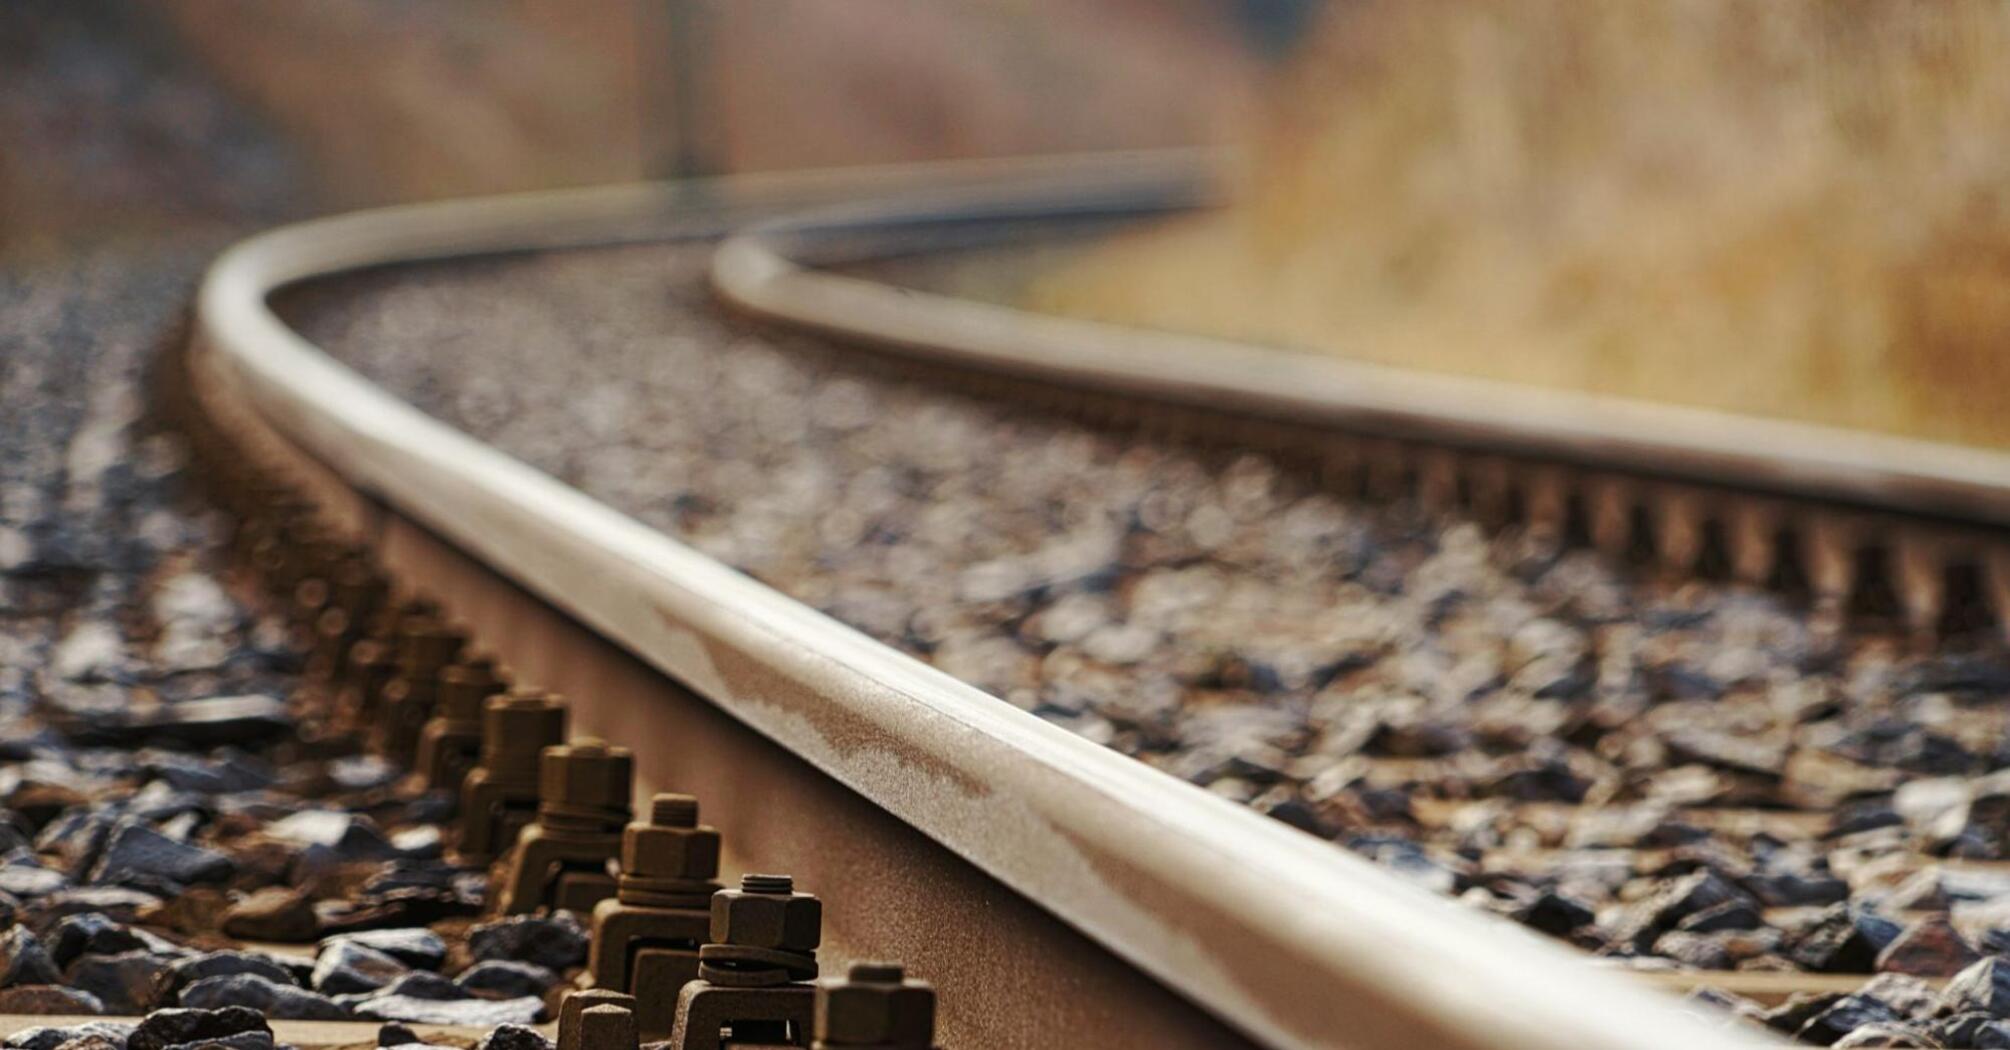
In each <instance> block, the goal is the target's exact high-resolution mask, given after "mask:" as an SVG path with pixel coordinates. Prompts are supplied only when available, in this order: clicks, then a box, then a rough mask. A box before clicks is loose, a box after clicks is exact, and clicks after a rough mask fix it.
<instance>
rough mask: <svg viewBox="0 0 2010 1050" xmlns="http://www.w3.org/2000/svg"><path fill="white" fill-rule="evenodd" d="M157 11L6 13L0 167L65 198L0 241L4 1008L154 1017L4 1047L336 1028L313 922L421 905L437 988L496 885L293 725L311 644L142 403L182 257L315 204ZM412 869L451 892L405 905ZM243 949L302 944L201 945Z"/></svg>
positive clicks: (107, 1046) (351, 761)
mask: <svg viewBox="0 0 2010 1050" xmlns="http://www.w3.org/2000/svg"><path fill="white" fill-rule="evenodd" d="M149 18H150V16H148V15H146V14H143V13H138V12H136V11H129V10H126V9H124V8H120V7H118V5H104V4H68V3H60V4H28V5H21V6H19V7H18V9H10V10H9V12H8V15H7V17H6V18H4V19H0V54H4V55H5V56H6V59H5V65H6V69H7V75H6V77H5V78H0V128H4V129H7V130H8V131H10V132H13V133H16V135H17V137H19V138H21V140H22V141H33V142H34V143H35V144H36V149H35V150H32V151H28V153H27V154H24V155H23V157H22V158H20V159H21V160H22V163H23V164H25V165H27V166H26V167H23V166H21V165H16V164H12V163H10V164H5V165H0V167H5V168H7V169H8V170H7V172H6V173H5V174H12V175H21V174H23V173H30V172H31V169H32V172H60V173H61V174H62V176H63V178H64V180H66V181H65V182H64V183H63V186H64V187H66V190H67V192H69V193H71V194H72V195H73V196H74V200H66V201H65V203H66V204H69V205H74V208H71V209H69V210H67V211H65V213H64V215H62V216H48V215H29V214H26V213H23V214H9V215H8V216H6V217H5V223H6V225H7V230H6V236H4V237H0V317H5V318H6V323H5V324H4V325H0V362H4V364H0V419H4V420H5V421H6V425H4V426H0V1013H47V1014H79V1013H82V1014H93V1013H114V1014H123V1015H134V1014H141V1013H145V1012H146V1011H149V1010H153V1011H154V1012H153V1013H152V1015H151V1016H150V1017H148V1019H147V1021H146V1023H145V1024H144V1025H142V1026H141V1027H140V1028H139V1030H137V1031H134V1030H132V1029H131V1028H130V1026H121V1025H114V1024H90V1025H82V1026H74V1027H68V1028H49V1027H44V1028H41V1029H34V1030H29V1031H24V1032H21V1033H17V1034H16V1035H15V1036H13V1037H11V1038H9V1039H8V1040H6V1046H7V1047H9V1048H12V1050H56V1048H57V1047H59V1046H67V1047H68V1048H69V1050H125V1048H127V1047H128V1036H129V1035H130V1036H131V1043H130V1047H131V1050H165V1048H167V1047H171V1046H184V1045H187V1044H190V1043H192V1042H201V1043H205V1044H206V1045H209V1046H240V1047H244V1048H246V1050H263V1048H268V1047H272V1046H273V1042H272V1039H271V1035H270V1032H269V1030H268V1029H267V1026H266V1025H265V1022H264V1020H263V1019H262V1018H261V1017H260V1014H262V1013H263V1014H270V1015H271V1016H275V1017H350V1016H355V1014H356V1011H355V1010H353V1009H352V1008H351V1006H350V1005H349V1004H343V1003H337V1002H335V1001H334V1000H333V999H332V998H330V997H326V996H322V995H320V994H318V993H316V992H314V991H312V990H311V989H309V988H308V987H307V982H308V978H309V976H310V973H311V971H312V970H313V962H312V959H311V953H312V952H314V951H315V947H314V946H315V943H316V941H317V939H319V938H324V937H328V936H330V935H333V934H338V933H341V932H342V931H343V930H345V929H348V928H353V927H355V926H356V925H357V924H358V923H359V922H360V923H362V924H364V925H368V924H369V919H370V917H371V916H375V917H378V918H383V917H387V916H388V917H392V918H395V917H398V916H400V915H410V914H412V913H415V912H421V911H424V910H425V908H431V910H432V914H430V915H429V916H428V917H427V918H426V920H425V921H426V922H433V921H436V920H443V921H442V926H441V929H439V930H423V929H422V930H413V929H410V928H409V927H410V925H411V924H410V923H398V924H396V925H399V926H401V927H405V928H402V929H398V930H394V931H384V933H383V934H382V936H386V937H387V938H388V940H389V943H391V944H393V945H396V946H398V947H396V948H394V949H387V950H391V951H392V952H393V954H398V953H400V952H403V953H405V954H401V955H399V957H400V958H408V957H409V958H416V959H422V960H424V961H425V963H426V965H429V966H431V967H433V968H437V969H443V970H445V971H447V972H448V973H449V974H458V973H459V972H460V971H461V970H463V969H465V968H466V967H467V966H468V964H469V960H468V959H467V958H466V953H465V946H464V945H463V944H462V938H461V936H460V932H459V931H460V928H461V927H463V926H465V925H466V923H467V915H468V914H470V913H472V912H473V911H474V910H476V909H478V908H479V906H480V901H481V898H482V893H483V889H484V886H485V881H486V879H485V874H484V873H483V872H481V871H478V870H463V869H460V868H456V867H453V866H451V865H448V864H446V863H445V862H444V861H442V860H441V859H440V857H441V854H442V846H443V840H442V837H441V836H440V834H439V830H438V828H437V827H436V826H435V825H434V822H435V821H436V819H437V818H438V815H439V814H440V813H441V811H442V807H441V804H440V800H439V799H435V798H429V797H425V796H416V795H414V794H413V793H412V792H410V791H405V790H402V789H400V788H399V787H398V786H397V785H396V784H395V783H393V782H392V781H394V780H395V778H396V777H397V775H398V773H399V771H398V770H396V769H395V768H391V767H389V766H387V765H386V764H385V763H383V762H381V761H379V760H376V759H374V758H370V757H368V756H364V755H361V754H358V753H356V752H355V751H354V749H353V748H350V749H345V747H344V746H342V745H341V744H340V742H339V741H338V742H332V743H331V742H328V741H315V742H310V741H306V740H303V739H302V738H301V735H300V733H299V729H300V726H299V723H298V719H297V718H296V713H295V712H294V711H293V710H291V709H290V707H289V698H290V697H291V696H292V695H293V693H294V691H295V687H296V686H297V684H298V678H297V670H298V667H299V664H300V660H301V654H300V653H299V651H298V650H297V648H296V647H295V646H294V645H293V644H292V641H291V639H290V638H289V637H288V634H287V631H286V630H285V628H284V625H283V623H282V622H281V621H280V620H278V619H277V618H275V617H273V616H271V615H268V614H267V613H266V612H265V611H264V610H262V609H258V608H254V607H252V606H251V605H250V604H248V603H247V602H246V601H245V600H244V595H245V594H246V593H247V590H246V588H244V587H241V586H239V582H240V581H239V579H238V576H237V574H236V573H235V572H234V571H233V569H232V567H231V564H230V559H229V557H228V551H227V549H226V546H225V544H226V541H227V538H228V525H229V523H228V522H227V521H225V520H224V519H223V518H222V517H221V516H220V515H219V514H218V513H217V512H215V511H214V510H212V509H211V508H209V507H206V506H204V505H202V504H200V503H197V502H194V501H193V500H192V499H191V498H190V497H189V495H188V492H189V489H190V486H189V485H188V481H189V479H188V477H187V476H186V474H187V459H188V456H187V450H186V448H185V446H184V444H183V443H182V441H181V440H180V439H179V437H178V436H177V435H175V434H173V433H171V432H167V431H165V430H163V429H161V427H159V426H158V425H157V424H156V423H155V422H154V421H153V419H151V418H150V417H149V415H148V409H149V401H150V399H151V398H152V397H153V396H154V383H155V379H156V378H157V377H156V374H155V369H157V368H160V367H164V366H165V365H167V364H168V363H169V362H168V361H166V360H164V359H163V358H162V357H161V356H160V350H161V348H162V347H163V346H165V345H168V344H169V343H170V342H172V341H173V340H174V339H175V338H176V331H177V328H178V327H179V323H180V319H181V317H182V316H183V314H184V312H185V311H186V308H187V306H188V304H189V302H190V301H191V299H192V296H193V293H194V288H195V282H196V280H197V279H198V277H199V276H200V273H201V270H202V268H203V267H204V266H205V265H206V264H207V263H208V262H209V261H210V260H211V259H212V258H213V257H214V256H215V254H216V253H217V252H218V251H219V250H221V249H222V248H223V247H224V246H226V245H227V244H228V243H229V242H230V241H231V240H233V239H235V238H236V237H239V236H243V235H245V234H249V233H251V232H254V231H255V230H256V229H259V228H261V227H263V226H267V225H270V224H271V223H273V222H275V221H277V220H279V219H280V218H283V217H286V216H288V215H299V214H303V212H304V205H305V204H306V197H305V194H304V193H303V192H302V191H301V189H300V186H301V183H302V180H301V179H300V178H298V176H299V175H300V174H301V171H299V170H296V169H294V168H292V167H291V166H290V165H291V163H292V158H291V157H290V156H289V155H288V154H287V152H286V149H285V147H284V146H283V145H281V144H280V141H279V137H278V136H275V135H274V134H272V133H271V130H270V129H268V128H265V127H264V126H262V125H261V124H260V123H259V118H258V117H257V116H255V115H254V114H251V113H248V112H246V111H243V110H241V109H239V108H237V107H236V106H235V105H234V104H233V103H232V102H231V101H230V99H229V97H228V94H227V93H226V92H222V91H220V90H218V89H217V88H216V86H215V85H213V84H211V83H209V82H207V81H206V80H204V79H203V78H202V77H201V76H200V75H197V74H194V73H192V72H191V70H190V69H189V67H188V65H187V63H186V62H184V61H182V58H181V56H179V55H178V54H177V52H176V51H175V48H174V47H173V46H172V44H171V42H166V41H163V40H162V39H161V38H159V37H158V36H157V35H155V34H152V33H151V31H150V23H149V21H148V19H149ZM0 181H4V179H0ZM39 188H40V187H38V189H39ZM57 192H58V191H55V190H49V191H48V192H45V193H43V197H49V196H51V195H52V194H55V193H57ZM16 210H17V211H18V210H19V209H16ZM71 212H74V214H71ZM73 220H74V222H73ZM86 220H88V221H86ZM45 221H46V222H52V223H59V224H60V223H63V222H72V225H68V226H62V225H58V226H55V227H49V226H45V225H42V224H43V223H44V222H45ZM51 229H54V230H56V232H54V233H52V232H50V230H51ZM296 813H311V814H312V816H311V817H310V818H308V819H303V820H300V821H298V822H297V823H295V824H290V825H285V826H284V827H281V828H280V829H279V830H281V831H284V832H287V834H278V833H275V830H274V829H275V826H279V825H282V823H283V822H284V821H285V820H286V818H288V817H289V816H292V815H293V814H296ZM307 825H312V826H311V827H307ZM316 836H318V839H317V838H316ZM316 841H325V842H327V845H326V846H321V845H316V844H315V842H316ZM421 869H423V870H424V871H425V872H428V873H430V874H431V875H433V876H436V877H439V878H441V879H443V880H445V881H446V882H448V883H450V884H451V885H452V886H453V887H454V889H453V890H452V891H450V892H448V893H446V894H444V895H443V896H442V897H441V898H439V899H432V900H430V901H428V902H427V903H425V904H424V905H423V906H421V905H418V904H414V903H413V902H411V901H407V900H402V899H400V898H399V897H398V893H399V892H400V891H398V890H396V889H394V888H393V885H394V884H395V883H396V882H397V881H398V880H399V879H402V878H408V877H410V876H411V875H412V873H413V872H415V871H418V870H421ZM317 906H319V907H317ZM322 908H326V909H328V912H329V914H328V915H327V916H326V917H324V916H323V913H322V911H321V910H320V909H322ZM342 908H347V909H349V910H348V911H346V912H345V911H343V910H342ZM455 909H458V912H457V913H456V914H455V915H454V916H452V917H451V918H447V917H445V916H444V914H443V913H445V912H448V911H454V910H455ZM363 913H367V914H363ZM233 937H245V938H256V939H260V940H273V941H290V942H292V943H294V944H297V945H301V946H302V947H301V948H300V949H299V950H300V951H301V952H303V953H307V957H305V958H295V957H290V956H287V955H283V954H271V955H268V954H266V953H264V952H262V951H260V952H226V951H222V950H221V949H223V948H225V947H226V945H227V943H228V941H229V939H230V938H233ZM442 980H446V978H442ZM448 984H449V986H450V987H451V981H448ZM177 1003H182V1004H188V1005H191V1006H201V1007H204V1009H182V1008H178V1007H176V1004H177ZM481 1005H484V1006H486V1005H488V1004H487V1003H485V1002H484V1003H482V1004H481ZM156 1007H168V1009H155V1008H156ZM212 1007H214V1008H217V1009H209V1008H212ZM224 1008H228V1009H224ZM499 1012H500V1011H499ZM530 1012H531V1011H529V1010H528V1009H526V1004H517V1005H516V1008H515V1009H514V1011H513V1012H510V1016H509V1019H512V1020H524V1019H526V1018H527V1015H528V1014H529V1013H530ZM380 1013H383V1011H380Z"/></svg>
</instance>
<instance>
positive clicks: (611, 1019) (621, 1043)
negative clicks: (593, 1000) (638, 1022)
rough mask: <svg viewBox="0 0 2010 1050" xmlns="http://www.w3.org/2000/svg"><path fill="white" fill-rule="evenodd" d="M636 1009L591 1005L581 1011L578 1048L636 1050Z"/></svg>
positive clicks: (638, 1043)
mask: <svg viewBox="0 0 2010 1050" xmlns="http://www.w3.org/2000/svg"><path fill="white" fill-rule="evenodd" d="M638 1045H640V1040H638V1039H637V1038H636V1033H635V1011H633V1010H631V1009H629V1008H628V1007H625V1006H612V1005H610V1006H589V1007H587V1008H586V1009H584V1010H582V1011H580V1013H579V1044H578V1050H635V1048H636V1047H637V1046H638Z"/></svg>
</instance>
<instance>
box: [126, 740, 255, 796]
mask: <svg viewBox="0 0 2010 1050" xmlns="http://www.w3.org/2000/svg"><path fill="white" fill-rule="evenodd" d="M139 758H140V761H141V763H142V764H143V767H144V769H145V772H146V773H147V775H149V776H151V777H153V778H155V779H156V780H159V781H162V782H163V783H165V784H167V785H168V786H169V787H171V788H174V789H175V790H176V791H190V792H195V793H198V794H203V795H222V794H228V793H230V792H235V791H256V790H258V789H260V788H264V787H270V786H271V785H272V782H273V779H274V778H273V775H272V771H271V770H270V769H267V768H266V767H265V765H264V763H261V762H257V761H255V760H253V759H251V758H250V757H249V756H247V755H243V754H231V753H226V754H224V755H223V756H222V757H220V758H201V757H198V756H195V755H190V754H185V753H183V752H179V751H159V750H147V751H142V752H140V755H139Z"/></svg>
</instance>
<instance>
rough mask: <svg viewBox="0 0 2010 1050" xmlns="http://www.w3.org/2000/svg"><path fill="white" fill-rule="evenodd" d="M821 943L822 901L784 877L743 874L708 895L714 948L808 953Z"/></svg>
mask: <svg viewBox="0 0 2010 1050" xmlns="http://www.w3.org/2000/svg"><path fill="white" fill-rule="evenodd" d="M822 940H823V902H822V901H820V900H818V899H817V898H816V897H815V896H813V895H811V894H808V893H797V892H795V881H794V880H793V879H791V878H789V876H787V875H748V876H745V877H743V878H742V879H741V880H740V888H739V889H737V890H720V891H719V892H717V893H715V894H713V895H712V940H711V943H713V944H732V945H741V946H744V947H750V948H774V949H779V950H781V951H788V952H803V953H811V952H815V951H816V948H817V945H818V943H820V942H821V941H822Z"/></svg>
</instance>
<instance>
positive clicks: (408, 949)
mask: <svg viewBox="0 0 2010 1050" xmlns="http://www.w3.org/2000/svg"><path fill="white" fill-rule="evenodd" d="M342 943H348V944H360V945H362V946H363V947H365V948H370V949H374V950H376V951H380V952H383V953H384V954H385V955H388V956H390V957H391V958H393V959H396V960H398V961H399V962H401V963H404V964H405V965H406V966H410V967H412V968H413V969H418V970H437V969H439V968H440V967H441V966H444V965H446V962H447V942H446V941H444V940H441V939H440V935H439V934H437V933H434V932H433V931H431V930H428V929H425V928H424V927H411V928H407V929H392V930H362V931H359V932H357V933H344V934H341V935H339V936H335V937H329V938H327V939H325V940H323V941H322V942H321V947H322V949H323V950H324V951H325V950H326V949H328V948H329V947H331V946H333V945H336V944H342Z"/></svg>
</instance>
